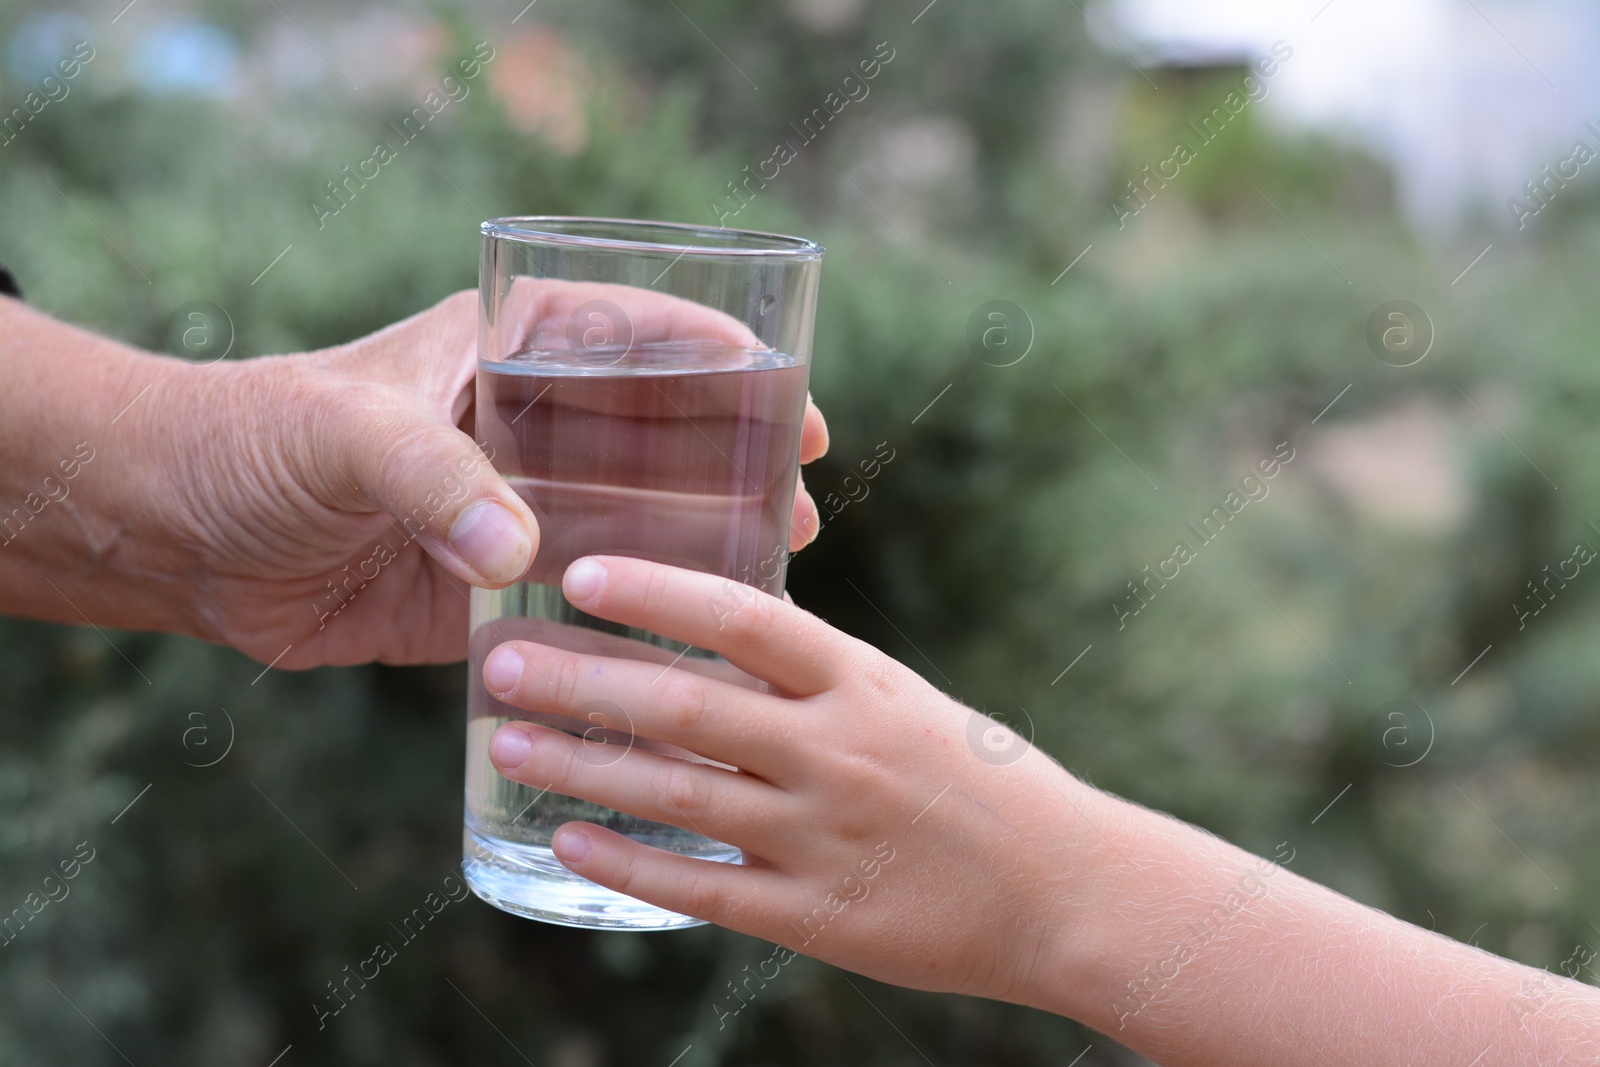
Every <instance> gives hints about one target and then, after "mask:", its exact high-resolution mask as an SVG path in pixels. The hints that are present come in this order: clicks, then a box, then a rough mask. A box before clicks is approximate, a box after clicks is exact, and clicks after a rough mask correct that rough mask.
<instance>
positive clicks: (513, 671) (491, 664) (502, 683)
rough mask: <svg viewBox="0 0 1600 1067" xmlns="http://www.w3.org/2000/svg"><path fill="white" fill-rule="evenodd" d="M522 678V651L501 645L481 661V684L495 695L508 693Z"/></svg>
mask: <svg viewBox="0 0 1600 1067" xmlns="http://www.w3.org/2000/svg"><path fill="white" fill-rule="evenodd" d="M521 680H522V653H520V652H518V651H517V650H516V649H514V648H510V647H508V646H506V645H501V646H500V647H499V648H497V649H495V650H494V651H493V652H491V653H489V658H488V659H487V660H485V661H484V663H483V684H484V685H486V686H488V688H489V692H491V693H493V694H494V695H495V696H497V697H503V696H507V695H508V694H510V693H511V692H512V691H513V690H515V689H516V688H517V683H518V682H519V681H521Z"/></svg>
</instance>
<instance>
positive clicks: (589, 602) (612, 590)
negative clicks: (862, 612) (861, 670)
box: [561, 556, 849, 696]
mask: <svg viewBox="0 0 1600 1067" xmlns="http://www.w3.org/2000/svg"><path fill="white" fill-rule="evenodd" d="M561 589H562V592H563V593H565V594H566V598H567V600H568V601H569V602H570V603H571V604H572V605H573V606H574V607H576V608H579V609H580V610H582V611H585V612H588V613H589V614H590V615H596V616H598V617H600V618H602V619H609V620H610V621H612V622H620V623H623V624H624V625H627V626H638V627H642V628H643V629H646V630H649V631H651V632H652V633H657V634H660V635H661V636H663V637H670V638H672V639H673V640H676V641H683V642H685V643H687V644H691V645H694V646H696V647H697V648H704V649H707V650H709V651H712V652H716V653H719V654H720V655H722V656H724V657H725V658H726V659H727V660H728V662H729V663H731V664H733V665H734V666H735V667H737V668H739V669H740V670H742V671H744V672H745V673H747V674H750V675H752V676H754V677H756V678H759V679H761V680H762V681H765V682H770V683H771V684H772V685H774V686H776V687H777V688H778V689H779V690H781V691H782V692H784V693H787V694H789V695H791V696H810V695H812V694H814V693H820V692H822V691H824V690H826V689H830V688H832V687H833V686H834V685H836V684H837V683H838V682H839V680H840V678H841V676H842V673H843V670H844V664H845V662H846V661H847V660H848V658H849V657H848V656H847V655H846V654H845V649H844V647H843V646H844V644H845V643H846V642H848V640H849V639H848V638H846V637H845V636H844V635H843V634H840V633H837V632H836V631H834V630H832V629H830V628H829V627H828V625H827V624H826V623H824V622H823V621H822V620H821V619H819V618H817V617H816V616H815V615H812V614H811V613H810V612H807V611H803V610H801V609H800V608H797V607H795V606H794V605H793V604H789V603H785V602H784V601H782V600H780V599H778V598H777V597H775V596H770V595H768V594H766V593H763V592H761V591H760V590H759V589H753V588H751V587H750V586H748V585H743V584H741V583H739V582H735V581H732V580H731V579H727V578H722V577H720V576H718V575H715V574H703V573H700V572H697V571H689V570H683V569H681V568H678V567H669V566H667V565H666V564H663V563H652V562H649V561H647V560H641V559H630V558H628V557H624V556H585V557H583V558H582V559H579V560H576V561H574V562H573V564H572V565H571V566H570V567H568V568H567V572H566V575H565V577H564V578H563V579H562V583H561Z"/></svg>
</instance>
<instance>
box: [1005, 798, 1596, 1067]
mask: <svg viewBox="0 0 1600 1067" xmlns="http://www.w3.org/2000/svg"><path fill="white" fill-rule="evenodd" d="M1092 803H1094V807H1093V808H1092V809H1086V810H1084V811H1083V812H1082V813H1081V814H1080V815H1079V816H1078V817H1086V818H1089V819H1091V820H1094V821H1095V822H1096V823H1097V824H1098V825H1099V827H1100V829H1101V830H1103V831H1104V833H1105V834H1106V835H1107V838H1108V839H1109V840H1112V841H1115V842H1116V844H1117V852H1118V853H1119V854H1120V855H1121V856H1122V857H1123V859H1124V860H1125V866H1124V867H1122V868H1121V869H1119V870H1117V871H1116V872H1115V873H1114V874H1113V875H1112V878H1113V883H1112V884H1113V886H1114V889H1113V891H1112V892H1110V893H1108V894H1107V896H1109V897H1110V898H1112V899H1115V900H1117V901H1118V902H1119V903H1117V904H1115V905H1112V906H1111V908H1110V909H1109V910H1110V912H1111V913H1110V914H1109V915H1107V916H1106V917H1105V921H1104V922H1103V923H1102V922H1093V921H1089V920H1086V919H1081V918H1080V921H1079V922H1078V923H1076V924H1074V925H1075V926H1076V927H1077V929H1078V933H1079V939H1078V942H1077V943H1076V944H1074V945H1070V946H1065V948H1064V949H1063V951H1061V952H1060V953H1058V959H1063V960H1070V961H1072V962H1071V963H1069V964H1067V965H1066V966H1063V967H1061V968H1060V969H1059V970H1057V971H1056V972H1055V973H1054V974H1050V975H1040V976H1039V977H1040V978H1041V979H1043V980H1042V981H1041V982H1040V983H1039V984H1038V990H1039V993H1040V995H1039V997H1038V998H1037V999H1030V1002H1031V1003H1034V1004H1035V1005H1036V1006H1038V1007H1042V1008H1045V1009H1047V1010H1051V1011H1057V1012H1061V1013H1063V1014H1068V1015H1071V1016H1073V1017H1075V1018H1078V1019H1080V1020H1082V1021H1084V1022H1086V1023H1088V1024H1089V1025H1091V1026H1093V1027H1095V1028H1096V1029H1098V1030H1101V1031H1103V1032H1104V1033H1106V1034H1108V1035H1110V1036H1111V1037H1113V1038H1115V1039H1116V1040H1118V1041H1120V1042H1122V1043H1123V1044H1126V1045H1129V1046H1131V1047H1133V1048H1135V1049H1138V1050H1139V1051H1140V1052H1142V1053H1144V1054H1145V1055H1147V1056H1149V1057H1151V1058H1152V1059H1154V1060H1156V1061H1157V1062H1159V1063H1161V1064H1164V1065H1201V1064H1207V1065H1210V1064H1216V1065H1223V1064H1226V1065H1229V1067H1249V1065H1254V1064H1260V1065H1263V1067H1266V1065H1272V1067H1285V1065H1299V1064H1305V1065H1308V1067H1309V1065H1324V1067H1344V1065H1347V1064H1348V1065H1352V1067H1353V1065H1357V1064H1359V1065H1362V1067H1374V1065H1381V1064H1396V1065H1401V1064H1404V1065H1430V1064H1438V1065H1440V1067H1444V1065H1450V1067H1469V1065H1470V1067H1492V1065H1499V1064H1507V1065H1509V1064H1518V1065H1526V1064H1541V1065H1557V1064H1562V1065H1564V1064H1573V1065H1577V1064H1586V1065H1587V1064H1595V1063H1600V990H1597V989H1595V988H1593V987H1591V986H1587V985H1583V984H1580V983H1578V982H1574V981H1570V980H1568V979H1566V978H1563V977H1560V976H1557V975H1553V974H1551V973H1549V972H1546V971H1537V970H1533V969H1532V968H1528V967H1524V966H1521V965H1519V964H1516V963H1512V962H1510V961H1508V960H1504V959H1500V958H1499V957H1496V956H1492V955H1490V954H1488V953H1486V952H1482V951H1480V950H1478V949H1474V948H1471V947H1468V946H1466V945H1463V944H1461V943H1459V942H1456V941H1452V940H1450V939H1448V938H1445V937H1442V936H1440V935H1438V934H1433V933H1429V932H1428V931H1426V930H1422V929H1420V928H1418V927H1416V926H1412V925H1410V924H1408V923H1404V922H1401V921H1399V920H1397V919H1395V918H1393V917H1391V916H1388V915H1385V914H1383V913H1382V912H1378V911H1375V910H1373V909H1371V908H1367V907H1365V906H1363V905H1360V904H1358V903H1356V902H1355V901H1353V900H1350V899H1348V898H1346V897H1342V896H1340V895H1339V894H1337V893H1334V892H1333V891H1332V890H1329V889H1326V888H1324V887H1322V886H1319V885H1316V884H1314V883H1312V882H1309V881H1307V880H1305V879H1304V878H1301V877H1299V876H1298V875H1295V874H1294V873H1292V872H1291V871H1289V870H1288V869H1286V868H1285V867H1283V866H1281V865H1279V864H1276V863H1272V862H1270V861H1266V860H1262V859H1259V858H1257V857H1254V856H1251V855H1249V854H1248V853H1245V852H1243V851H1242V850H1240V849H1238V848H1235V847H1234V846H1232V845H1229V844H1228V843H1226V842H1224V841H1221V840H1218V839H1217V838H1214V837H1212V836H1210V835H1208V834H1206V833H1204V832H1202V831H1200V830H1197V829H1195V828H1193V827H1190V826H1186V825H1184V824H1182V823H1179V822H1177V821H1176V820H1173V819H1170V818H1168V817H1166V816H1163V815H1159V814H1156V813H1154V812H1150V811H1146V810H1145V809H1142V808H1139V807H1137V806H1135V805H1132V804H1128V803H1126V802H1123V801H1120V800H1117V799H1116V798H1113V797H1103V796H1102V798H1101V799H1100V800H1099V801H1098V802H1092ZM1279 858H1280V859H1284V860H1289V859H1292V852H1291V849H1290V847H1289V846H1288V845H1287V844H1286V845H1284V846H1281V847H1280V855H1279ZM1102 899H1105V898H1102ZM1085 931H1088V932H1089V933H1088V934H1087V936H1085V933H1084V932H1085Z"/></svg>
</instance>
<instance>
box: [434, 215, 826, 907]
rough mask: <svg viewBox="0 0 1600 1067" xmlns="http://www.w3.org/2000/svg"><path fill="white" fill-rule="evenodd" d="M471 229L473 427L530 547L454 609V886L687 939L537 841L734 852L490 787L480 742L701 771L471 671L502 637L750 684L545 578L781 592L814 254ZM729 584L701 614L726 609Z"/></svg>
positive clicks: (634, 233)
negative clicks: (573, 741)
mask: <svg viewBox="0 0 1600 1067" xmlns="http://www.w3.org/2000/svg"><path fill="white" fill-rule="evenodd" d="M482 231H483V256H482V262H481V264H480V267H481V272H480V283H479V288H480V297H481V317H480V324H479V337H478V381H477V406H476V409H475V421H476V430H477V434H478V439H479V441H480V443H481V444H482V445H483V447H484V451H485V453H486V454H487V455H488V456H489V459H490V461H491V462H492V463H493V464H494V467H495V470H497V471H499V472H500V474H501V475H502V476H504V477H505V479H506V481H507V482H508V483H509V484H510V485H511V487H512V488H513V489H514V490H515V491H516V492H517V493H518V494H519V495H520V496H521V497H522V499H523V500H525V501H526V502H527V503H528V506H529V507H530V508H531V509H532V510H533V513H534V515H535V516H536V517H537V519H538V521H539V533H540V541H539V550H538V552H537V554H536V556H535V558H534V561H533V564H532V566H531V567H530V568H529V569H528V571H527V573H525V574H523V575H522V577H521V579H520V580H519V581H518V582H517V583H516V584H514V585H512V586H510V587H508V588H505V589H499V590H485V589H474V590H473V591H472V594H471V599H472V621H471V636H470V643H469V657H468V685H469V697H468V706H467V782H466V820H465V829H464V834H463V853H464V861H463V870H464V872H465V874H466V878H467V882H468V884H470V885H471V887H472V889H473V891H474V892H475V893H477V894H478V896H480V897H482V898H483V899H484V900H486V901H488V902H489V903H491V904H493V905H495V906H496V907H499V908H503V909H504V910H506V911H510V912H514V913H516V914H518V915H525V916H528V917H530V918H535V919H542V920H544V921H546V922H553V923H561V924H564V925H568V926H581V927H609V928H619V929H630V930H665V929H672V928H675V927H684V926H696V925H699V920H697V919H693V918H690V917H688V916H684V915H679V914H677V913H675V912H670V911H665V910H663V909H661V908H657V907H654V906H653V905H650V904H646V903H644V902H642V901H638V900H635V899H633V898H631V897H628V896H624V895H623V894H620V893H616V892H613V891H611V890H609V889H604V888H601V887H600V886H597V885H595V884H593V883H592V882H589V881H587V880H586V879H583V878H580V877H579V876H577V875H575V874H573V873H572V872H571V871H569V870H567V869H566V868H565V867H563V866H562V865H561V863H560V862H559V861H558V860H557V859H556V858H555V856H554V854H553V853H552V852H551V850H550V838H551V835H552V834H553V833H554V832H555V830H556V828H557V827H559V826H560V825H561V824H563V823H565V822H570V821H573V820H581V821H584V822H592V823H598V824H599V825H601V826H605V827H608V828H610V829H612V830H615V831H617V832H619V833H622V834H626V835H628V836H629V837H632V838H634V839H635V840H638V841H641V842H644V843H645V844H647V845H651V846H654V847H656V848H661V849H666V850H668V851H671V852H676V853H680V854H682V855H685V856H692V857H697V858H700V859H705V860H716V861H722V862H728V863H737V862H739V861H740V858H741V857H740V853H739V850H738V849H736V848H733V847H732V846H730V845H726V844H723V843H721V842H718V841H713V840H711V839H709V838H707V837H703V836H701V835H700V834H697V833H693V832H691V831H688V830H684V829H680V828H678V827H675V826H668V825H665V824H663V823H658V822H653V821H650V820H648V819H642V818H638V817H636V816H633V815H629V814H626V813H623V812H618V811H613V810H611V809H609V808H604V807H600V806H599V805H596V804H590V803H588V802H586V801H581V800H577V799H574V798H570V797H565V796H560V795H558V794H555V793H552V792H549V791H547V790H540V789H537V788H532V787H529V786H526V785H522V784H520V783H517V782H513V781H511V780H509V779H507V778H504V777H502V776H501V775H500V774H499V772H498V771H496V770H495V768H494V766H493V765H492V764H491V763H490V762H489V738H490V737H491V736H492V735H493V734H494V732H495V730H496V729H497V728H498V727H499V726H500V725H501V724H503V723H505V722H507V721H510V720H512V719H523V720H529V721H533V722H537V723H539V724H541V725H544V726H548V727H551V728H554V729H558V730H562V731H564V732H566V733H568V734H571V735H573V736H576V737H581V738H582V740H583V744H582V745H581V746H579V748H578V754H579V758H581V759H584V760H587V761H590V762H592V763H596V764H602V765H610V764H614V763H618V762H620V761H625V759H626V756H627V753H628V752H629V751H631V750H632V749H633V748H649V749H651V750H652V751H657V752H666V753H667V754H669V755H674V756H678V757H680V758H684V759H699V757H697V756H695V755H693V754H692V753H688V752H685V751H683V750H681V749H673V748H671V747H669V746H665V745H660V744H656V743H653V742H649V741H646V740H645V739H642V738H635V737H634V736H633V733H632V730H631V720H630V718H629V715H628V709H627V708H624V707H618V706H616V705H614V704H610V703H608V702H605V701H593V702H591V703H590V704H589V705H585V706H584V707H582V708H579V709H577V710H578V712H579V713H580V716H581V717H580V718H579V719H577V720H574V719H568V718H562V717H557V716H552V715H543V714H538V713H532V712H527V711H524V710H522V709H520V708H515V707H511V706H510V705H507V704H504V703H502V702H500V701H499V700H497V699H495V697H494V696H493V695H492V694H490V693H489V692H488V690H487V689H486V688H485V687H484V685H483V678H482V671H483V661H484V658H485V657H486V656H487V655H488V654H489V652H490V651H491V650H492V649H494V648H495V647H496V646H498V645H499V644H500V643H501V642H504V641H507V640H513V639H517V640H527V641H536V642H539V643H541V644H546V645H553V646H557V647H561V648H565V649H569V650H572V651H577V652H583V653H587V654H600V655H606V656H614V657H625V658H631V659H636V660H643V661H647V662H654V663H660V664H661V668H662V671H663V673H664V672H665V671H667V670H669V669H677V670H697V671H701V672H703V673H710V674H715V675H717V676H718V677H723V678H731V679H733V680H735V681H739V682H741V683H742V684H747V685H750V686H752V687H755V688H761V684H760V683H759V682H756V681H755V680H753V679H750V678H748V676H743V675H741V674H740V672H738V671H736V670H735V669H734V668H733V667H732V666H731V665H730V664H728V663H726V662H725V661H723V660H721V658H720V657H717V656H715V655H713V654H712V653H709V652H707V651H705V650H702V649H699V648H694V647H690V646H686V645H683V644H681V643H679V642H676V641H673V640H670V639H668V638H666V637H662V636H660V635H657V634H653V633H649V632H647V631H644V630H640V629H637V628H631V627H626V626H619V625H616V624H613V623H610V622H606V621H604V620H601V619H597V618H594V617H593V616H590V615H586V614H584V613H583V612H581V611H579V610H577V609H576V608H574V607H573V606H572V605H571V604H569V603H567V601H566V599H565V598H564V597H563V596H562V593H561V577H562V574H563V573H564V572H565V570H566V568H567V565H568V564H569V563H571V562H572V561H573V560H575V559H577V558H579V557H580V556H585V555H589V554H595V553H605V554H612V555H625V556H633V557H638V558H642V559H651V560H656V561H659V562H663V563H670V564H673V565H675V566H679V567H688V568H693V569H695V570H699V571H705V572H709V573H712V574H717V575H721V576H722V577H723V578H725V579H728V580H729V581H730V582H741V583H743V584H745V585H749V586H754V587H755V588H758V589H761V590H763V591H765V592H768V593H772V594H774V595H779V594H781V593H782V591H783V580H784V573H785V569H786V563H787V558H788V552H787V549H788V543H789V525H790V515H791V511H792V508H793V504H794V493H795V484H796V480H797V477H798V473H799V463H800V428H801V422H802V420H803V418H804V414H805V403H806V386H807V379H808V376H809V372H810V365H811V334H812V325H813V322H814V320H815V315H816V299H817V283H818V276H819V273H820V270H821V262H822V252H823V250H822V248H821V247H820V246H819V245H817V244H814V243H813V242H811V241H806V240H801V239H799V238H794V237H781V236H777V235H773V234H764V233H753V232H745V231H737V230H726V229H703V228H699V227H694V226H684V225H677V224H672V223H664V222H634V221H625V220H617V219H586V218H551V217H544V218H502V219H491V220H489V221H487V222H485V223H484V224H483V226H482ZM729 588H730V589H731V590H732V593H731V595H730V596H729V597H728V598H726V602H725V603H724V604H722V605H721V606H720V607H719V605H718V603H716V602H713V603H710V604H708V605H707V606H706V610H707V611H719V610H732V608H733V607H736V606H737V603H738V593H739V590H737V589H734V588H733V587H731V586H730V587H729ZM623 770H625V768H619V772H613V773H620V772H621V771H623Z"/></svg>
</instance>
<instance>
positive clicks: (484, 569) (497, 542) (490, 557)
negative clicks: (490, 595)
mask: <svg viewBox="0 0 1600 1067" xmlns="http://www.w3.org/2000/svg"><path fill="white" fill-rule="evenodd" d="M450 547H451V548H453V549H455V551H456V554H457V555H459V556H460V557H461V558H462V559H463V560H465V561H466V562H467V565H468V566H470V567H471V568H472V569H473V570H475V571H477V572H478V573H479V574H481V575H483V577H484V578H485V579H487V580H488V581H491V582H495V583H505V582H513V581H516V579H517V578H519V577H521V575H522V573H523V572H524V571H526V570H527V569H528V564H529V563H530V562H531V560H530V559H529V557H530V556H531V555H532V554H533V542H532V541H530V540H529V539H528V534H527V532H526V531H524V530H523V528H522V523H520V522H518V521H517V517H516V516H515V515H513V514H511V512H510V511H508V510H507V509H506V508H505V507H503V506H502V505H500V504H499V503H496V502H495V501H493V500H481V501H479V502H478V503H476V504H474V505H472V506H471V507H470V508H468V509H467V510H466V511H463V512H462V513H461V514H460V515H459V516H458V517H457V518H456V523H455V525H454V526H452V527H450Z"/></svg>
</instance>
